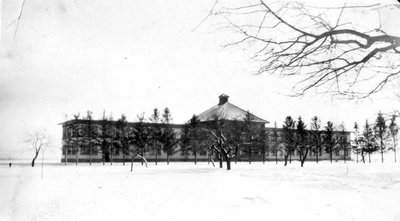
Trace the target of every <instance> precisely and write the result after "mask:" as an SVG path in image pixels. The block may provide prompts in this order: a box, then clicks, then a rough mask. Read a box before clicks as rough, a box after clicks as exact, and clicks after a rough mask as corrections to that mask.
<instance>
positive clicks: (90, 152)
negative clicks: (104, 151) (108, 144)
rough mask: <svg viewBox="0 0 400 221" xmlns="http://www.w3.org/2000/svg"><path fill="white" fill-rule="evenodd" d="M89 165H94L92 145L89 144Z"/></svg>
mask: <svg viewBox="0 0 400 221" xmlns="http://www.w3.org/2000/svg"><path fill="white" fill-rule="evenodd" d="M89 165H90V166H91V165H92V145H90V144H89Z"/></svg>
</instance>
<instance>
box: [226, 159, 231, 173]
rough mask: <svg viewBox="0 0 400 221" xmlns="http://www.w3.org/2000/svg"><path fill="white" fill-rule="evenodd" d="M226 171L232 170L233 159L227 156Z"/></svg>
mask: <svg viewBox="0 0 400 221" xmlns="http://www.w3.org/2000/svg"><path fill="white" fill-rule="evenodd" d="M226 169H227V170H231V158H229V157H228V156H226Z"/></svg>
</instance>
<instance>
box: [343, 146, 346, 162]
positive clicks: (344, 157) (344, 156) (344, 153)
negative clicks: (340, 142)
mask: <svg viewBox="0 0 400 221" xmlns="http://www.w3.org/2000/svg"><path fill="white" fill-rule="evenodd" d="M343 162H344V163H346V148H345V149H343Z"/></svg>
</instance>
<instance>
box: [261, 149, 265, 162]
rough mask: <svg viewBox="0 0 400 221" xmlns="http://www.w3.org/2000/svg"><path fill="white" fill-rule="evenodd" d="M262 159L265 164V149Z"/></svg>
mask: <svg viewBox="0 0 400 221" xmlns="http://www.w3.org/2000/svg"><path fill="white" fill-rule="evenodd" d="M262 161H263V164H265V151H263V156H262Z"/></svg>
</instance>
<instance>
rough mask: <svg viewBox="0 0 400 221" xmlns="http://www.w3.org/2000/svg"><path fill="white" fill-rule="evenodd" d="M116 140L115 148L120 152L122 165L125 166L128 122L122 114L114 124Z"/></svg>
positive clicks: (127, 145) (127, 146)
mask: <svg viewBox="0 0 400 221" xmlns="http://www.w3.org/2000/svg"><path fill="white" fill-rule="evenodd" d="M116 130H117V133H116V140H117V147H118V148H119V150H120V151H121V152H122V164H123V165H125V158H126V154H127V152H128V148H129V144H128V131H127V130H128V122H127V120H126V116H125V115H124V114H122V115H121V118H119V119H118V120H117V123H116Z"/></svg>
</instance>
